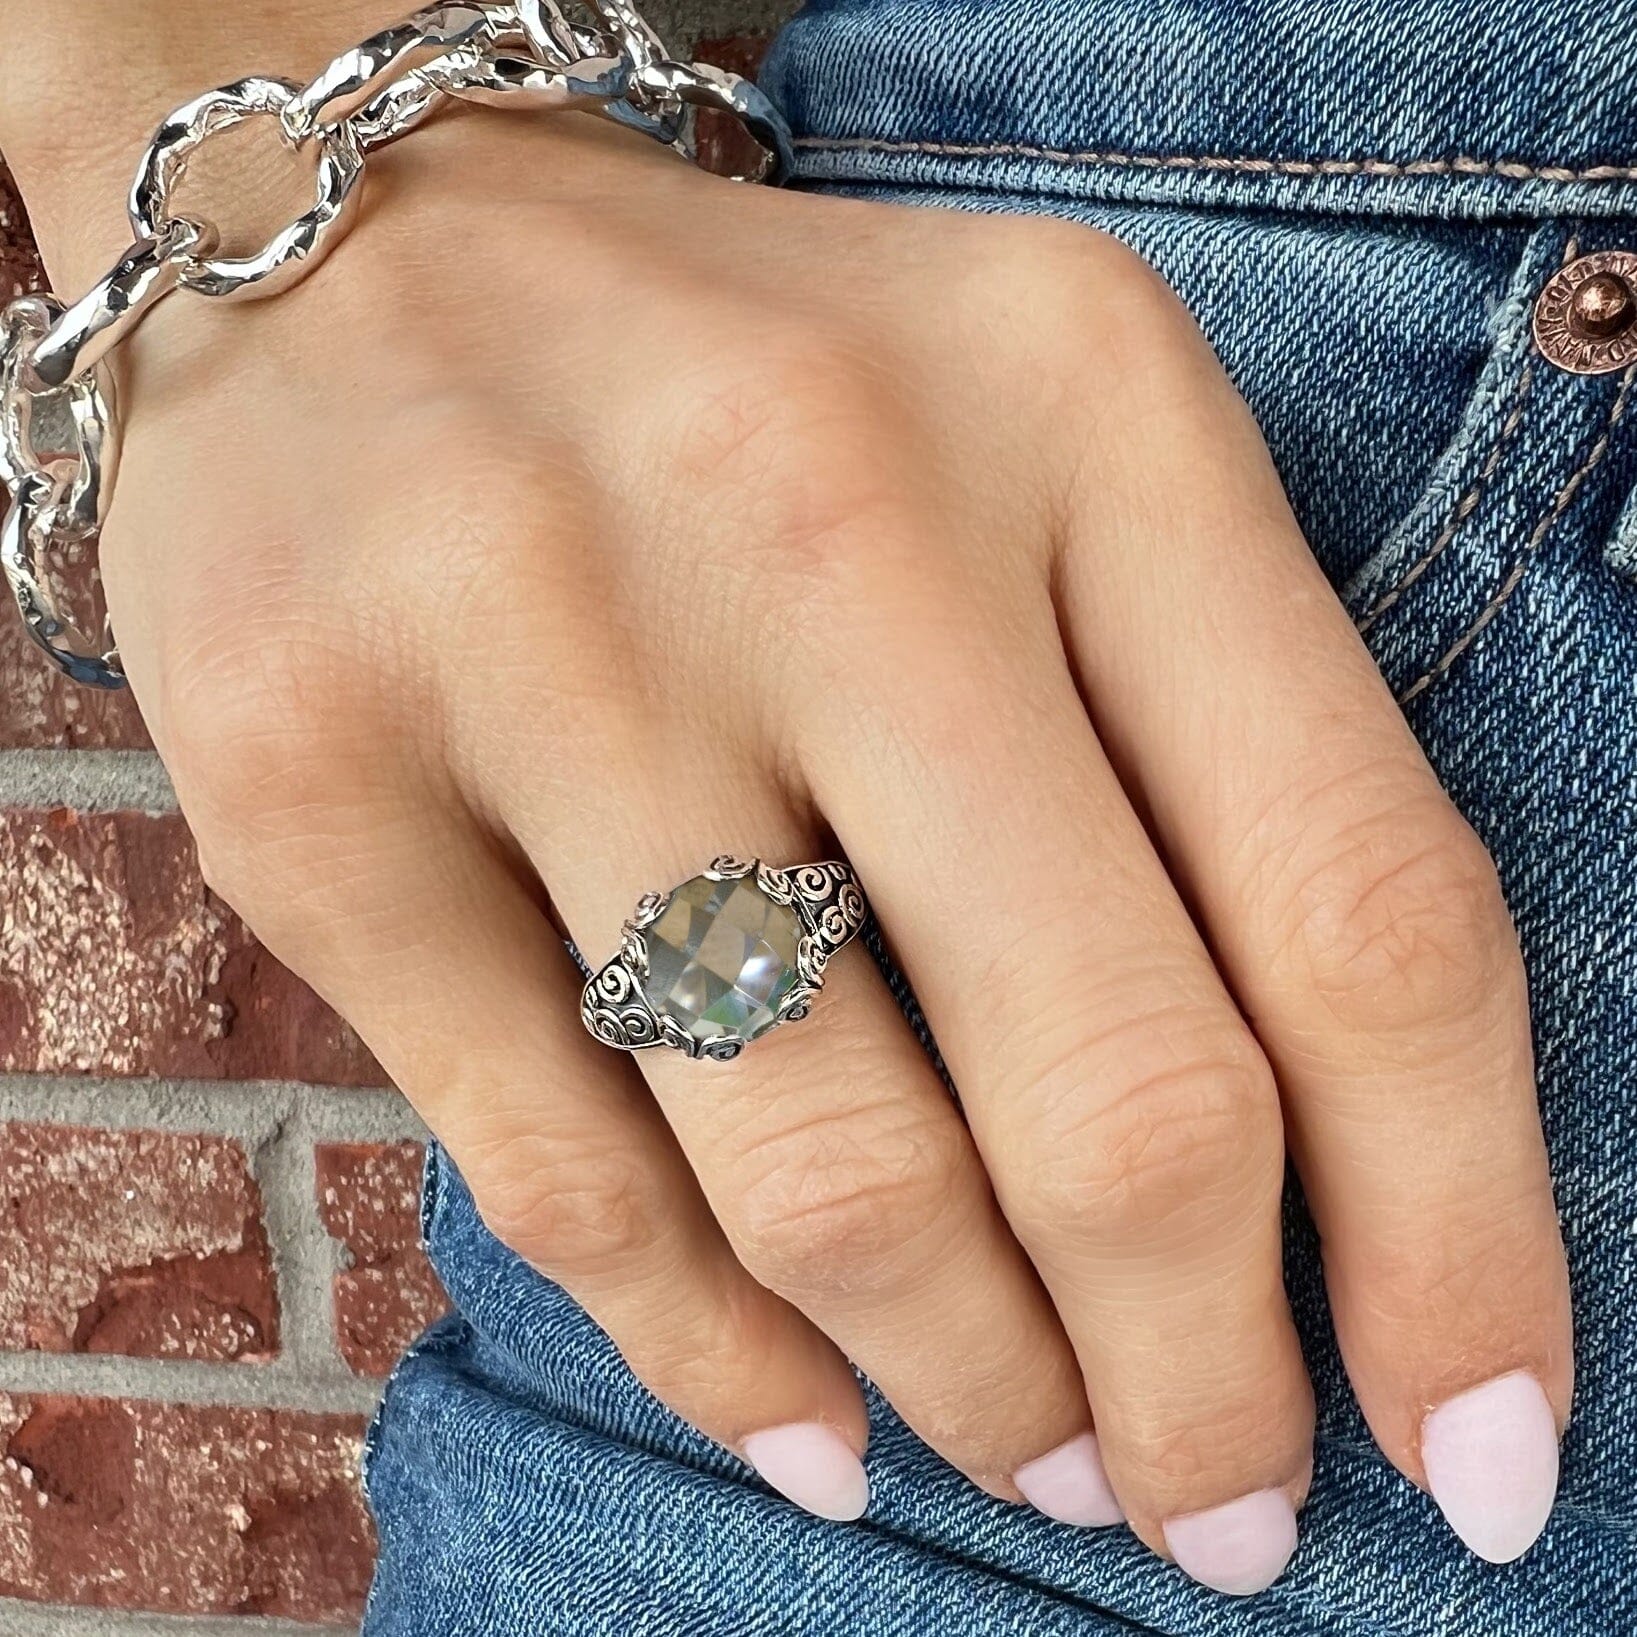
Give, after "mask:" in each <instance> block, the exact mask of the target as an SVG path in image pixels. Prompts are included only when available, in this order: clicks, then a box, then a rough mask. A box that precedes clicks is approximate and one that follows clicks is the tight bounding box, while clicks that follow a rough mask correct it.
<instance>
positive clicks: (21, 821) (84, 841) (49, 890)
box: [0, 810, 385, 1085]
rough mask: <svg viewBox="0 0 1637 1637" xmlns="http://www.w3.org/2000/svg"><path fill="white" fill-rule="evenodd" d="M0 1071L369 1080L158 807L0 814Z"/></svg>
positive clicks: (350, 1036) (334, 1022)
mask: <svg viewBox="0 0 1637 1637" xmlns="http://www.w3.org/2000/svg"><path fill="white" fill-rule="evenodd" d="M0 882H4V883H5V891H4V900H3V903H0V1070H10V1071H13V1072H19V1071H21V1072H30V1073H44V1074H107V1075H127V1074H163V1075H185V1076H192V1077H197V1078H210V1079H217V1078H221V1079H301V1080H313V1081H319V1082H322V1083H325V1084H335V1085H381V1084H384V1083H385V1082H384V1077H383V1076H382V1073H381V1070H380V1069H379V1068H378V1067H377V1066H376V1064H375V1062H374V1060H373V1059H372V1058H371V1057H370V1055H369V1053H368V1052H367V1051H366V1050H365V1048H364V1046H363V1044H362V1043H361V1042H360V1041H359V1039H358V1037H357V1036H356V1035H355V1034H354V1033H353V1032H352V1030H351V1029H350V1028H348V1027H347V1025H346V1024H345V1023H343V1022H342V1021H341V1019H340V1018H338V1017H337V1016H336V1015H335V1014H334V1013H333V1012H332V1011H330V1010H329V1008H328V1007H326V1006H325V1005H324V1004H323V1003H322V1002H321V1001H320V1000H319V999H318V998H317V997H316V996H315V995H314V994H313V993H312V991H311V990H309V989H308V988H307V987H306V986H305V985H304V984H302V983H301V982H300V981H299V980H298V979H297V978H295V977H294V976H293V975H292V974H291V973H290V972H289V971H288V970H287V969H286V968H284V967H283V966H281V965H280V964H279V963H278V962H277V961H275V960H274V959H273V958H272V957H271V956H270V955H268V954H267V952H266V951H265V950H264V949H262V947H261V946H260V945H259V944H258V943H257V942H256V941H255V939H254V938H252V937H251V936H250V934H249V933H248V932H247V931H246V930H245V928H244V926H243V924H242V923H241V922H239V921H238V920H237V919H236V918H235V917H234V916H233V915H232V913H231V912H230V911H228V910H227V909H226V907H225V906H224V905H222V904H221V903H220V902H219V901H218V900H217V899H215V898H214V897H213V896H212V895H211V894H210V893H209V892H208V891H207V889H206V887H205V885H204V882H203V881H202V880H201V879H200V877H199V872H198V862H197V857H196V854H195V851H194V847H193V842H192V838H191V837H190V836H189V835H188V831H187V826H186V825H185V824H184V823H183V822H182V820H181V819H180V818H179V817H177V816H176V815H174V814H167V815H159V816H155V815H152V814H144V813H104V814H86V813H73V812H68V811H63V810H58V811H53V812H32V811H12V812H6V813H0Z"/></svg>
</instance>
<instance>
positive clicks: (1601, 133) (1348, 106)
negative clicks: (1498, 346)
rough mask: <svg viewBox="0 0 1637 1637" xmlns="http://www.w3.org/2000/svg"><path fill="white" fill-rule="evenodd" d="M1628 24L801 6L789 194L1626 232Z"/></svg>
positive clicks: (772, 81) (1276, 11)
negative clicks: (1011, 192) (909, 187)
mask: <svg viewBox="0 0 1637 1637" xmlns="http://www.w3.org/2000/svg"><path fill="white" fill-rule="evenodd" d="M1634 37H1637V0H1489V3H1481V4H1477V5H1474V4H1473V3H1472V0H1032V3H1031V0H813V3H811V4H809V5H808V6H807V8H806V9H805V10H804V11H803V12H802V13H801V15H800V16H798V17H797V18H796V19H795V21H794V22H792V23H791V24H790V25H789V27H788V28H787V29H786V30H785V32H784V33H783V34H782V35H781V36H780V39H779V40H778V42H777V43H776V45H775V46H774V49H773V52H772V54H771V56H770V58H769V61H768V64H767V68H766V71H765V73H764V76H763V79H764V83H765V84H767V85H768V87H769V89H770V90H771V91H772V92H773V94H774V95H775V97H776V98H777V99H778V100H779V101H780V103H781V104H782V106H783V107H784V108H785V110H786V112H787V114H788V115H789V117H790V118H791V120H792V123H793V124H794V126H795V128H796V130H797V133H798V138H799V140H800V143H801V153H802V170H803V171H804V172H805V173H806V174H807V175H809V176H823V177H827V178H832V179H841V180H845V179H848V178H849V177H853V178H857V179H860V180H871V179H884V178H888V177H892V178H896V179H905V178H906V176H914V177H919V178H923V179H927V180H933V181H939V182H945V183H951V184H955V185H960V184H962V183H965V184H966V185H984V183H985V180H986V178H988V177H990V176H993V175H994V174H995V173H996V170H997V167H998V169H999V170H1000V171H1002V172H1004V173H1005V174H1006V180H1007V181H1008V182H1009V183H1013V184H1015V183H1016V182H1017V180H1018V175H1017V172H1018V170H1019V169H1020V168H1022V169H1026V170H1027V171H1028V172H1029V173H1030V174H1029V182H1030V185H1032V186H1035V187H1050V188H1057V189H1059V190H1061V191H1063V192H1065V193H1067V194H1071V195H1094V196H1105V197H1115V198H1128V199H1141V198H1150V199H1161V200H1168V201H1172V202H1184V203H1186V202H1198V203H1205V204H1210V203H1228V202H1236V203H1250V204H1268V205H1271V206H1273V207H1276V208H1296V209H1300V208H1317V209H1324V210H1339V211H1349V212H1352V211H1357V212H1367V213H1371V214H1376V213H1386V214H1405V215H1430V216H1443V217H1469V218H1508V217H1510V218H1523V219H1528V218H1538V217H1541V216H1551V215H1621V216H1624V215H1633V214H1637V60H1634V55H1633V51H1632V45H1631V42H1632V40H1633V38H1634Z"/></svg>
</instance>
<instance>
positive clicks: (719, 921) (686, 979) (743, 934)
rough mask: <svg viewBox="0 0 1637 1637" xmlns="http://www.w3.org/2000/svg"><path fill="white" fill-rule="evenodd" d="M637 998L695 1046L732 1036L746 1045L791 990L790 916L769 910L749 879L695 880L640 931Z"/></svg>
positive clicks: (797, 926)
mask: <svg viewBox="0 0 1637 1637" xmlns="http://www.w3.org/2000/svg"><path fill="white" fill-rule="evenodd" d="M644 936H645V937H646V938H647V940H648V977H647V980H646V981H645V982H644V984H643V990H642V992H643V994H644V995H645V996H646V997H647V1000H648V1004H649V1005H650V1006H652V1007H653V1008H654V1010H655V1011H656V1012H664V1013H666V1014H667V1015H669V1016H670V1017H673V1018H675V1019H676V1021H677V1022H678V1023H680V1024H681V1025H682V1027H683V1028H684V1029H686V1030H687V1031H688V1033H689V1034H691V1035H692V1036H693V1037H694V1039H696V1040H715V1039H718V1038H719V1037H720V1036H722V1035H724V1034H736V1035H739V1036H740V1037H742V1038H743V1039H745V1040H754V1039H755V1038H756V1036H757V1035H759V1034H765V1033H766V1032H767V1030H769V1029H771V1028H772V1027H773V1025H774V1024H775V1023H776V1022H777V1021H778V1015H779V1003H780V1002H781V1001H782V1000H783V999H784V997H785V996H786V995H787V994H789V993H790V990H791V988H792V987H793V986H794V985H795V984H796V982H797V981H798V978H799V976H800V975H799V973H798V972H797V970H796V946H797V945H798V944H799V943H800V942H801V937H802V926H801V922H800V920H799V919H798V918H797V916H796V912H795V911H794V910H793V909H790V908H789V907H788V906H787V905H784V904H775V903H774V902H773V900H772V899H771V898H769V897H768V896H767V894H766V893H764V892H763V891H762V889H761V888H760V887H758V886H757V885H756V878H755V877H754V876H744V877H742V878H741V879H739V880H737V881H712V880H711V879H710V877H709V876H706V875H696V876H695V877H694V878H693V880H691V881H689V882H686V883H684V884H683V885H682V886H680V887H678V888H677V889H676V891H675V892H674V893H672V894H671V901H670V903H668V904H667V905H666V906H665V908H664V910H663V912H662V913H661V914H660V917H659V919H658V920H657V921H655V922H654V924H653V925H652V926H650V927H648V928H647V930H646V932H645V933H644Z"/></svg>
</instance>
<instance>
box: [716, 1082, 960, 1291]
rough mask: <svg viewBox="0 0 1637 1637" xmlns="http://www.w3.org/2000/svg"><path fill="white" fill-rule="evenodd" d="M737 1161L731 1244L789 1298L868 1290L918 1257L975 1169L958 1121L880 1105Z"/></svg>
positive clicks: (935, 1244)
mask: <svg viewBox="0 0 1637 1637" xmlns="http://www.w3.org/2000/svg"><path fill="white" fill-rule="evenodd" d="M743 1164H744V1172H743V1175H744V1180H743V1182H742V1183H741V1186H740V1191H739V1194H738V1198H737V1200H736V1201H735V1204H734V1206H733V1209H732V1213H731V1215H732V1221H731V1224H730V1227H729V1232H730V1234H731V1236H732V1238H733V1240H734V1244H735V1248H736V1249H737V1250H738V1252H739V1254H740V1256H741V1258H742V1259H743V1261H744V1263H745V1265H746V1266H747V1267H748V1268H749V1269H750V1270H751V1272H752V1273H753V1274H755V1275H756V1277H757V1278H758V1279H760V1280H761V1281H762V1283H764V1284H766V1285H767V1286H769V1288H770V1289H773V1290H776V1291H778V1292H779V1293H780V1294H781V1295H784V1296H786V1297H789V1298H791V1299H795V1300H800V1299H802V1298H815V1297H816V1298H825V1297H833V1296H838V1295H842V1294H846V1293H850V1292H857V1291H862V1290H868V1289H870V1288H872V1287H874V1286H875V1285H876V1284H878V1283H886V1282H890V1281H893V1280H896V1279H900V1278H902V1277H904V1276H905V1274H906V1272H907V1271H908V1270H909V1269H910V1268H913V1267H914V1266H916V1265H924V1264H925V1263H926V1262H927V1261H928V1260H930V1259H931V1258H932V1257H934V1256H936V1255H937V1254H938V1248H939V1242H940V1240H941V1239H943V1238H944V1235H943V1233H942V1230H943V1229H944V1228H945V1227H946V1226H947V1225H948V1223H949V1221H950V1213H951V1208H952V1204H953V1202H954V1201H955V1199H956V1198H957V1197H959V1196H960V1195H961V1194H962V1192H963V1190H962V1188H961V1186H960V1184H961V1182H962V1180H963V1178H964V1177H966V1176H968V1175H970V1173H971V1170H972V1162H971V1156H970V1153H969V1151H968V1150H967V1148H966V1144H965V1140H964V1136H963V1135H962V1132H961V1128H960V1126H959V1124H958V1122H956V1121H954V1120H927V1119H925V1118H921V1117H911V1118H908V1119H906V1118H904V1117H902V1116H901V1115H892V1114H888V1113H887V1112H886V1111H876V1112H873V1113H858V1112H849V1113H846V1114H840V1115H831V1116H827V1117H824V1118H821V1119H818V1120H814V1121H810V1122H808V1123H806V1124H804V1125H803V1126H800V1127H798V1128H795V1129H792V1130H789V1131H786V1132H783V1133H781V1134H779V1135H778V1136H777V1137H776V1138H773V1139H771V1140H769V1141H767V1142H765V1143H763V1144H761V1145H759V1146H758V1148H757V1149H756V1150H755V1151H754V1152H753V1153H752V1154H751V1155H749V1156H748V1157H747V1159H746V1160H745V1161H744V1162H743Z"/></svg>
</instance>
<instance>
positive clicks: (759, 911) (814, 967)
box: [580, 857, 869, 1062]
mask: <svg viewBox="0 0 1637 1637" xmlns="http://www.w3.org/2000/svg"><path fill="white" fill-rule="evenodd" d="M868 913H869V907H868V905H867V904H866V902H865V899H864V890H863V888H862V887H860V886H859V884H858V877H857V876H856V875H855V874H854V873H853V869H852V866H851V865H849V864H844V863H834V862H830V863H821V864H792V865H789V866H787V867H784V868H778V867H775V866H773V865H770V864H764V863H762V862H761V861H760V860H759V859H750V860H748V861H747V860H745V859H739V858H732V857H722V858H717V859H714V860H713V861H712V862H711V863H710V865H709V866H708V867H707V868H706V869H705V870H703V871H702V872H701V873H700V874H699V875H696V876H694V877H692V879H690V880H688V881H684V882H683V883H682V884H681V885H680V886H677V887H673V888H672V889H671V890H670V891H669V892H650V893H647V894H645V895H644V896H643V897H642V899H641V900H640V901H639V902H638V904H637V907H636V910H635V912H634V913H633V915H632V917H631V919H630V920H629V921H627V922H626V923H625V928H624V932H623V935H622V937H621V940H620V947H619V951H618V953H616V954H615V955H614V956H613V958H612V959H610V960H609V961H608V962H606V963H605V964H604V965H603V966H602V967H601V968H600V969H599V970H598V971H597V972H596V973H594V974H593V976H592V977H591V980H590V981H589V982H588V983H587V984H586V986H585V992H584V995H583V996H582V998H581V1002H580V1016H581V1019H582V1020H583V1021H584V1023H585V1026H586V1028H587V1029H589V1030H590V1031H591V1033H592V1034H593V1035H595V1036H596V1037H597V1039H598V1040H600V1041H602V1043H603V1044H604V1045H605V1046H613V1047H615V1048H616V1049H617V1050H619V1051H642V1050H645V1049H646V1048H647V1047H649V1046H670V1047H673V1048H674V1049H675V1050H677V1051H681V1052H685V1053H686V1054H687V1055H688V1056H689V1057H704V1058H711V1059H714V1060H716V1061H718V1062H721V1061H726V1060H727V1059H729V1058H733V1057H737V1056H738V1055H739V1053H740V1052H741V1051H743V1050H744V1048H745V1047H746V1046H747V1045H749V1044H750V1042H751V1041H752V1040H755V1039H758V1038H759V1037H760V1036H762V1035H764V1034H766V1033H767V1032H768V1031H769V1030H771V1029H775V1028H777V1027H778V1026H779V1025H781V1024H784V1023H795V1022H797V1021H799V1020H800V1019H801V1018H804V1017H806V1016H807V1014H808V1012H809V1011H810V1010H811V1009H812V1005H813V1001H814V999H815V997H816V996H817V994H818V992H819V990H820V989H822V988H823V987H824V973H825V969H826V967H827V966H828V965H829V963H830V961H831V959H832V957H834V955H835V954H836V952H837V951H838V950H840V949H841V948H842V947H843V946H844V945H846V944H847V943H849V942H851V941H852V939H853V938H854V937H855V936H856V935H857V934H858V931H859V929H860V928H861V927H862V926H863V924H864V921H865V918H866V916H867V915H868Z"/></svg>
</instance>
